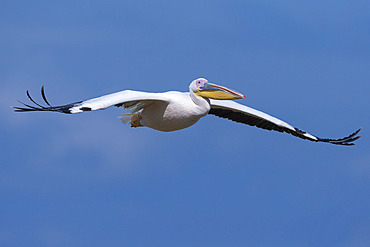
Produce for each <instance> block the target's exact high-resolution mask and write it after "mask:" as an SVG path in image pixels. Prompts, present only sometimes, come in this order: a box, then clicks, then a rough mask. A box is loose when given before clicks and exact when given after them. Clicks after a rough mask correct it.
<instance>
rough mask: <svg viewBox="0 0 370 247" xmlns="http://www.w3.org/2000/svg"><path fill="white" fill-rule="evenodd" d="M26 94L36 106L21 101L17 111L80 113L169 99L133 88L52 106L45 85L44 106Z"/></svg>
mask: <svg viewBox="0 0 370 247" xmlns="http://www.w3.org/2000/svg"><path fill="white" fill-rule="evenodd" d="M26 95H27V97H28V98H29V100H30V101H31V102H32V103H33V104H35V106H32V105H29V104H25V103H23V102H21V101H19V102H20V103H21V104H22V105H23V106H22V107H13V108H14V111H16V112H30V111H52V112H60V113H66V114H72V113H80V112H85V111H95V110H104V109H106V108H108V107H111V106H117V107H121V106H123V107H124V108H133V107H137V106H138V105H143V104H148V103H151V102H154V101H168V100H169V99H168V98H167V97H166V96H165V94H163V93H146V92H139V91H132V90H124V91H120V92H117V93H112V94H107V95H104V96H101V97H97V98H93V99H89V100H85V101H78V102H75V103H71V104H67V105H61V106H51V105H50V103H49V102H48V100H47V99H46V96H45V91H44V86H42V88H41V96H42V99H43V100H44V101H45V103H46V104H47V106H42V105H41V104H39V103H37V102H36V101H35V100H34V99H33V98H32V97H31V95H30V93H29V91H28V90H27V91H26Z"/></svg>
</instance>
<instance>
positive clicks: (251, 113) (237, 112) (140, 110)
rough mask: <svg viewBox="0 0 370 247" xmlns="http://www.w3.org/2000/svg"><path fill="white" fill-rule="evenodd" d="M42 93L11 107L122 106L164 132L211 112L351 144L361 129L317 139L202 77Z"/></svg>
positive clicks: (126, 119)
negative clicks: (65, 96)
mask: <svg viewBox="0 0 370 247" xmlns="http://www.w3.org/2000/svg"><path fill="white" fill-rule="evenodd" d="M41 95H42V98H43V100H44V101H45V103H46V104H47V106H42V105H40V104H38V103H37V102H36V101H35V100H33V99H32V97H31V95H30V94H29V92H28V91H27V97H28V98H29V99H30V101H31V102H32V103H33V104H35V105H34V106H32V105H29V104H25V103H22V102H20V103H21V104H23V106H22V107H13V108H14V110H15V111H16V112H31V111H51V112H60V113H66V114H74V113H81V112H87V111H95V110H105V109H106V108H108V107H111V106H116V107H123V108H124V109H128V110H130V113H128V114H122V115H119V117H120V118H121V121H122V122H123V123H125V124H126V123H130V124H131V127H142V126H146V127H149V128H152V129H155V130H159V131H164V132H169V131H175V130H180V129H184V128H187V127H190V126H192V125H193V124H195V123H196V122H198V120H199V119H201V118H202V117H204V116H206V115H207V114H211V115H215V116H217V117H221V118H227V119H229V120H232V121H235V122H238V123H243V124H247V125H251V126H256V127H258V128H262V129H266V130H275V131H279V132H286V133H289V134H292V135H293V136H296V137H299V138H302V139H306V140H309V141H313V142H326V143H332V144H336V145H354V141H356V140H357V139H358V138H360V136H358V133H359V132H360V130H361V129H358V130H357V131H355V132H354V133H352V134H351V135H349V136H347V137H344V138H339V139H329V138H319V137H317V136H314V135H311V134H309V133H307V132H305V131H303V130H300V129H298V128H295V127H293V126H291V125H290V124H288V123H286V122H284V121H282V120H280V119H278V118H275V117H273V116H271V115H268V114H266V113H264V112H261V111H258V110H256V109H253V108H250V107H248V106H245V105H242V104H239V103H236V102H235V101H232V100H235V99H244V98H245V96H244V95H242V94H241V93H239V92H236V91H234V90H231V89H228V88H226V87H224V86H220V85H216V84H214V83H210V82H208V80H206V79H204V78H199V79H196V80H194V81H192V82H191V84H190V86H189V92H177V91H169V92H163V93H148V92H139V91H132V90H124V91H120V92H117V93H112V94H107V95H104V96H101V97H98V98H93V99H89V100H84V101H79V102H75V103H72V104H67V105H62V106H51V105H50V104H49V102H48V100H47V99H46V97H45V91H44V86H42V88H41Z"/></svg>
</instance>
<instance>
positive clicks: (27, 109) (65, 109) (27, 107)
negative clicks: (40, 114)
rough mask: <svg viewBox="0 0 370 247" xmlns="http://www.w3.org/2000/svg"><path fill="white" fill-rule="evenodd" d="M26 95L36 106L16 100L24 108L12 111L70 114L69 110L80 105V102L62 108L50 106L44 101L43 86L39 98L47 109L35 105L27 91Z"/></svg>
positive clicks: (15, 108)
mask: <svg viewBox="0 0 370 247" xmlns="http://www.w3.org/2000/svg"><path fill="white" fill-rule="evenodd" d="M26 95H27V97H28V99H29V100H30V101H31V102H32V103H34V104H35V105H36V106H31V105H28V104H25V103H23V102H21V101H19V100H18V102H19V103H20V104H22V105H23V106H25V107H13V109H14V111H15V112H31V111H53V112H60V113H66V114H71V111H70V109H71V108H72V107H74V106H75V105H77V104H80V103H81V101H80V102H76V103H72V104H68V105H63V106H51V105H50V103H49V102H48V100H47V99H46V96H45V88H44V86H42V87H41V96H42V98H43V100H44V101H45V103H46V104H47V105H48V107H45V106H42V105H40V104H39V103H37V102H36V101H35V100H34V99H33V98H32V97H31V94H30V93H29V91H28V90H27V91H26Z"/></svg>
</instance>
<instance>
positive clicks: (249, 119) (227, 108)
mask: <svg viewBox="0 0 370 247" xmlns="http://www.w3.org/2000/svg"><path fill="white" fill-rule="evenodd" d="M210 103H211V110H210V111H209V113H208V114H212V115H215V116H217V117H221V118H227V119H230V120H232V121H235V122H238V123H244V124H248V125H251V126H256V127H258V128H262V129H266V130H275V131H279V132H286V133H289V134H292V135H294V136H296V137H299V138H302V139H306V140H310V141H315V142H328V143H332V144H337V145H354V143H353V142H354V141H356V140H357V139H358V138H360V136H357V134H358V132H360V130H361V129H359V130H357V131H355V132H354V133H352V134H351V135H349V136H347V137H344V138H340V139H328V138H319V137H317V136H314V135H311V134H309V133H307V132H305V131H303V130H300V129H298V128H295V127H293V126H292V125H290V124H288V123H286V122H284V121H282V120H280V119H278V118H275V117H273V116H271V115H268V114H266V113H264V112H261V111H258V110H256V109H253V108H250V107H248V106H245V105H241V104H238V103H236V102H234V101H231V100H214V99H211V100H210Z"/></svg>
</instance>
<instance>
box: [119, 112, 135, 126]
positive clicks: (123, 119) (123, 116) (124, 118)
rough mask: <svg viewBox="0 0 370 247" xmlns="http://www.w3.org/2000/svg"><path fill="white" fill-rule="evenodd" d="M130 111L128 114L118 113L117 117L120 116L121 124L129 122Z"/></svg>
mask: <svg viewBox="0 0 370 247" xmlns="http://www.w3.org/2000/svg"><path fill="white" fill-rule="evenodd" d="M132 115H133V114H132V113H129V114H121V115H118V117H119V118H120V120H121V122H122V123H123V124H128V123H130V122H131V117H132Z"/></svg>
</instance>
